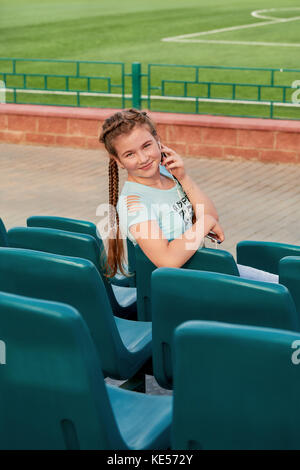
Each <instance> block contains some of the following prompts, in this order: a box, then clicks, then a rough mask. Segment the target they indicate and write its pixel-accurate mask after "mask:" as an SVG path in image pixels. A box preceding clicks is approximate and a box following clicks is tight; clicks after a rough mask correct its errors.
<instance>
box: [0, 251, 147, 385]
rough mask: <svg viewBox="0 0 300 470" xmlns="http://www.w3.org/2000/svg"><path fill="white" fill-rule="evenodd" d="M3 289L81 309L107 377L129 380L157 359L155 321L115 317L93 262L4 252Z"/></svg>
mask: <svg viewBox="0 0 300 470" xmlns="http://www.w3.org/2000/svg"><path fill="white" fill-rule="evenodd" d="M0 291H4V292H8V293H12V294H17V295H24V296H28V297H36V298H38V299H44V300H52V301H57V302H63V303H67V304H69V305H72V306H73V307H75V308H76V309H77V310H78V311H79V312H80V313H81V315H82V316H83V318H84V320H85V321H86V323H87V325H88V327H89V329H90V332H91V335H92V338H93V340H94V343H95V345H96V349H97V351H98V353H99V357H100V361H101V364H102V366H103V373H104V375H105V376H109V377H112V378H115V379H120V380H122V379H124V380H125V379H129V378H131V377H133V376H134V375H135V374H136V373H137V372H138V371H140V370H141V369H142V367H143V366H144V365H145V364H146V363H147V362H148V361H149V360H150V359H151V356H152V345H151V343H152V331H151V330H152V325H151V323H142V322H136V321H131V320H126V319H123V318H118V317H114V316H113V313H112V310H111V306H110V303H109V300H108V297H107V293H106V290H105V287H104V285H103V281H102V279H101V276H100V275H99V272H98V271H97V269H96V267H95V265H94V264H93V263H92V262H91V261H89V260H86V259H81V258H72V257H67V256H60V255H56V254H52V253H45V252H41V251H32V250H23V249H18V248H0Z"/></svg>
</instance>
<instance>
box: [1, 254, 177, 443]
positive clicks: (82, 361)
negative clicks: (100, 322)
mask: <svg viewBox="0 0 300 470" xmlns="http://www.w3.org/2000/svg"><path fill="white" fill-rule="evenodd" d="M70 262H72V261H71V259H70ZM0 337H1V339H2V340H3V341H5V345H6V349H7V351H6V352H7V354H6V364H5V365H3V364H2V365H0V368H1V370H0V395H1V400H0V416H1V418H0V449H2V450H3V449H5V450H19V449H25V450H46V449H49V450H50V449H58V450H61V449H67V450H79V449H81V450H84V449H107V450H109V449H111V450H116V449H125V450H143V449H166V448H168V447H169V446H170V424H171V412H172V399H170V397H167V396H150V395H143V394H141V393H135V392H129V391H126V390H122V389H119V388H117V387H112V386H110V385H106V384H105V382H104V378H103V375H102V372H101V364H100V361H99V357H98V356H97V352H96V350H95V347H94V344H93V341H92V338H91V335H90V332H89V330H88V328H87V326H86V323H85V322H84V320H83V319H82V316H81V315H80V314H79V313H78V311H77V310H76V309H74V308H73V307H71V306H69V305H66V304H62V303H57V302H48V301H42V300H37V299H32V298H28V297H22V296H16V295H11V294H7V293H3V292H0Z"/></svg>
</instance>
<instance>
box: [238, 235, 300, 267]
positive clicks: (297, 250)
mask: <svg viewBox="0 0 300 470" xmlns="http://www.w3.org/2000/svg"><path fill="white" fill-rule="evenodd" d="M285 256H300V246H298V245H288V244H286V243H275V242H260V241H247V240H245V241H242V242H240V243H238V244H237V262H238V263H239V264H244V265H245V266H251V267H253V268H257V269H262V270H263V271H268V272H270V273H273V274H278V273H279V271H278V267H279V261H280V260H281V259H282V258H284V257H285Z"/></svg>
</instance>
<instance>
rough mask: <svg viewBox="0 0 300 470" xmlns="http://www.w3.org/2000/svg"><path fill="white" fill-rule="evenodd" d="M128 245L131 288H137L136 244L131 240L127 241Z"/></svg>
mask: <svg viewBox="0 0 300 470" xmlns="http://www.w3.org/2000/svg"><path fill="white" fill-rule="evenodd" d="M126 245H127V256H128V271H129V273H130V274H131V276H130V278H129V279H130V286H131V287H136V265H135V248H134V244H133V243H132V242H131V241H130V240H129V238H127V239H126Z"/></svg>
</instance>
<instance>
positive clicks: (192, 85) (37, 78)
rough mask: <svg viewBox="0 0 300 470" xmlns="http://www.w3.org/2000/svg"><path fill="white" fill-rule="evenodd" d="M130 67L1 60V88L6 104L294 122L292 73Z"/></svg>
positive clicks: (297, 84)
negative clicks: (125, 109)
mask: <svg viewBox="0 0 300 470" xmlns="http://www.w3.org/2000/svg"><path fill="white" fill-rule="evenodd" d="M130 67H131V69H130V71H127V72H126V69H127V68H128V65H127V66H126V64H125V63H123V62H104V61H73V60H45V59H44V60H39V59H15V58H12V59H8V58H1V59H0V80H2V81H3V82H4V83H5V86H6V91H7V101H8V102H13V103H21V102H22V103H24V102H25V103H27V102H30V103H36V104H59V105H63V106H96V107H115V108H125V107H129V106H133V107H135V108H141V107H147V109H149V110H154V111H172V112H185V113H186V112H187V113H196V114H220V115H231V116H243V117H244V116H247V117H268V118H278V117H279V118H285V117H286V118H290V119H291V118H292V119H299V118H300V98H299V99H296V100H295V99H293V98H295V92H297V90H296V89H295V88H300V70H298V69H275V68H256V67H248V68H246V67H221V66H200V65H175V64H170V65H167V64H149V65H147V66H145V72H146V73H143V70H142V69H143V68H142V65H141V64H140V63H139V62H134V63H132V64H131V66H130ZM41 95H43V99H44V102H42V103H41V102H40V100H39V98H38V97H39V96H41ZM298 95H299V96H300V93H298ZM298 95H297V96H298ZM47 100H48V102H46V103H45V101H47Z"/></svg>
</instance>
